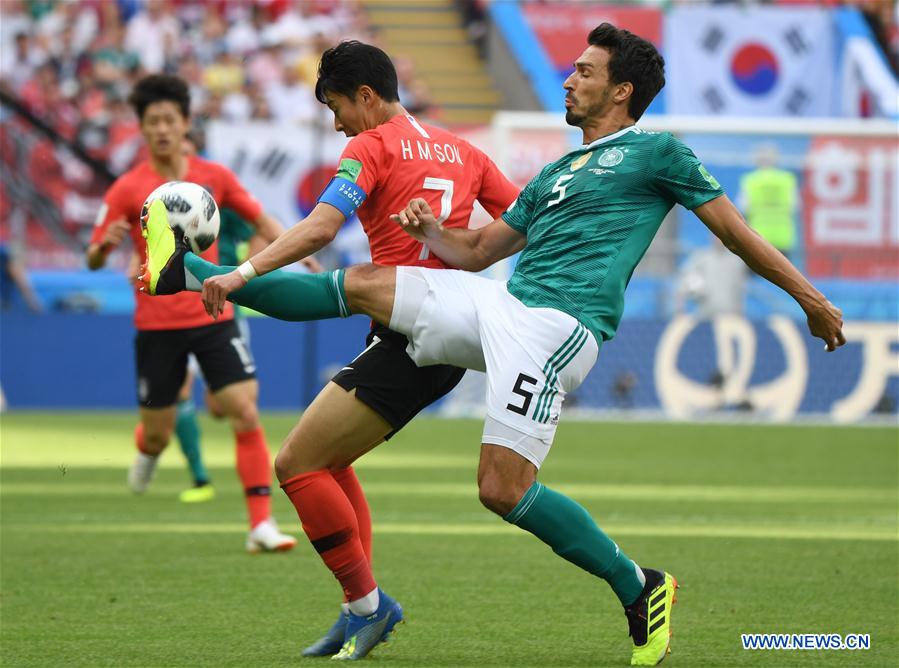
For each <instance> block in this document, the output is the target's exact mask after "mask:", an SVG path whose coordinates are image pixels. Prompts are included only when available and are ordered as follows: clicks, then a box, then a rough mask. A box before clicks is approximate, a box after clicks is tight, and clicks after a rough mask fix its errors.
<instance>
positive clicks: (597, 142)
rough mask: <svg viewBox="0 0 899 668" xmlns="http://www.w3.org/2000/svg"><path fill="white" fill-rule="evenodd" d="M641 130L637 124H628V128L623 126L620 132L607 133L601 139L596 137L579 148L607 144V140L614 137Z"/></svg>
mask: <svg viewBox="0 0 899 668" xmlns="http://www.w3.org/2000/svg"><path fill="white" fill-rule="evenodd" d="M639 131H640V130H639V129H638V128H637V126H636V125H628V126H627V127H626V128H622V129H621V130H619V131H618V132H613V133H612V134H610V135H606V136H605V137H600V138H599V139H594V140H593V141H592V142H590V143H589V144H585V145H584V146H581V147H580V148H579V149H578V150H579V151H583V150H586V149H588V148H593V147H594V146H599V145H600V144H605V143H606V142H607V141H612V140H613V139H618V138H619V137H621V136H622V135H625V134H627V133H628V132H639Z"/></svg>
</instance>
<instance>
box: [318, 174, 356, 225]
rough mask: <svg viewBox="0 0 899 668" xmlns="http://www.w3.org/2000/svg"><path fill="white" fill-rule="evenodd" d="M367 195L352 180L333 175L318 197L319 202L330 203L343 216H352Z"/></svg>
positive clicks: (348, 217)
mask: <svg viewBox="0 0 899 668" xmlns="http://www.w3.org/2000/svg"><path fill="white" fill-rule="evenodd" d="M366 197H368V195H367V194H366V193H365V191H364V190H362V188H360V187H359V186H358V185H356V184H355V183H353V182H352V181H350V180H348V179H345V178H343V177H340V176H335V177H334V178H333V179H331V182H330V183H328V185H327V187H326V188H325V189H324V191H323V192H322V194H321V196H320V197H319V198H318V201H319V202H324V203H325V204H330V205H331V206H333V207H334V208H335V209H337V210H338V211H340V213H342V214H343V215H344V217H345V218H347V219H350V218H352V216H353V214H354V213H356V209H358V208H359V207H360V206H362V203H363V202H364V201H365V198H366Z"/></svg>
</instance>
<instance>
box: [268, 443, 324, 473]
mask: <svg viewBox="0 0 899 668" xmlns="http://www.w3.org/2000/svg"><path fill="white" fill-rule="evenodd" d="M321 468H325V467H323V466H320V465H316V464H315V463H314V462H311V461H307V459H306V458H305V457H304V456H303V449H302V448H300V447H297V443H296V442H295V441H291V440H289V439H288V440H287V441H285V442H284V445H282V446H281V449H280V450H279V451H278V454H277V455H275V475H276V476H277V477H278V481H279V482H284V481H285V480H289V479H290V478H293V477H294V476H297V475H300V474H301V473H309V472H310V471H317V470H319V469H321Z"/></svg>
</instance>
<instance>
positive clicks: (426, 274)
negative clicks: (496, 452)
mask: <svg viewBox="0 0 899 668" xmlns="http://www.w3.org/2000/svg"><path fill="white" fill-rule="evenodd" d="M390 328H391V329H393V330H395V331H398V332H401V333H403V334H405V335H406V336H407V337H408V338H409V347H408V348H407V351H408V353H409V356H410V357H411V358H412V360H413V361H414V362H415V363H416V364H417V365H418V366H428V365H431V364H453V365H455V366H460V367H465V368H466V369H474V370H477V371H486V372H487V420H486V421H485V423H484V436H483V442H484V443H489V444H493V445H501V446H505V447H507V448H510V449H512V450H514V451H515V452H517V453H518V454H520V455H521V456H522V457H524V458H525V459H527V460H528V461H530V462H532V463H533V464H534V465H535V466H536V467H537V468H540V465H541V464H542V463H543V460H544V459H545V458H546V455H547V453H548V452H549V448H550V446H551V445H552V441H553V436H554V435H555V433H556V426H557V425H558V424H559V416H560V414H561V411H562V402H563V401H564V400H565V395H566V394H567V393H568V392H571V391H572V390H574V389H576V388H577V387H578V385H580V384H581V382H582V381H583V380H584V378H585V377H586V375H587V373H588V372H589V371H590V369H591V368H592V367H593V364H594V363H595V362H596V356H597V354H598V353H599V347H598V346H597V344H596V340H595V339H594V338H593V334H592V333H591V332H590V331H589V330H588V329H587V328H586V327H584V326H583V325H582V324H581V323H580V322H578V321H577V320H576V319H575V318H573V317H571V316H570V315H568V314H567V313H563V312H562V311H558V310H556V309H551V308H532V307H529V306H525V305H524V304H522V303H521V302H520V301H518V299H516V298H515V297H513V296H512V295H511V294H509V291H508V290H507V289H506V284H505V283H504V282H501V281H494V280H490V279H486V278H482V277H480V276H475V275H473V274H470V273H468V272H464V271H457V270H452V269H425V268H422V267H397V273H396V295H395V298H394V304H393V316H392V317H391V320H390Z"/></svg>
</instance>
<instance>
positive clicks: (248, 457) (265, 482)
mask: <svg viewBox="0 0 899 668" xmlns="http://www.w3.org/2000/svg"><path fill="white" fill-rule="evenodd" d="M234 437H235V440H236V441H237V475H238V476H239V477H240V482H241V484H243V488H244V493H245V494H246V499H247V512H248V513H249V515H250V528H251V529H252V528H253V527H255V526H256V525H257V524H259V523H260V522H262V521H263V520H267V519H268V518H269V517H271V515H272V498H271V494H272V464H271V461H270V459H269V452H268V446H267V445H266V443H265V432H264V431H263V430H262V427H256V429H253V430H252V431H244V432H241V433H239V434H238V433H235V434H234Z"/></svg>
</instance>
